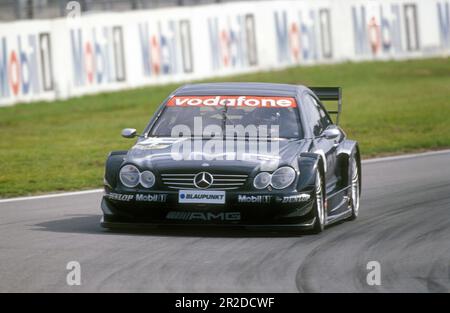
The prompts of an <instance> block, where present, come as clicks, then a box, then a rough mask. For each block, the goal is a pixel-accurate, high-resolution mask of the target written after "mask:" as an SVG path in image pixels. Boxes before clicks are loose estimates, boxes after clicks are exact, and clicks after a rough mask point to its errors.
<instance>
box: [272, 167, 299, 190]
mask: <svg viewBox="0 0 450 313" xmlns="http://www.w3.org/2000/svg"><path fill="white" fill-rule="evenodd" d="M294 179H295V170H294V169H293V168H292V167H288V166H285V167H280V168H279V169H277V170H276V171H275V172H273V174H272V181H271V182H270V184H271V185H272V187H273V188H275V189H284V188H286V187H287V186H289V185H290V184H292V182H293V181H294Z"/></svg>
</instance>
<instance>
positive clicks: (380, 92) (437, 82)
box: [0, 58, 450, 197]
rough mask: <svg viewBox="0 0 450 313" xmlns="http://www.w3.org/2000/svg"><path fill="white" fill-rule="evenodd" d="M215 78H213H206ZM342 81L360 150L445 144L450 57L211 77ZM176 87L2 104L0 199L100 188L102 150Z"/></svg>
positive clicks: (349, 124) (123, 145)
mask: <svg viewBox="0 0 450 313" xmlns="http://www.w3.org/2000/svg"><path fill="white" fill-rule="evenodd" d="M210 81H213V80H210ZM214 81H260V82H279V83H291V84H306V85H310V86H314V85H316V86H334V85H339V86H342V87H343V103H344V106H343V115H342V119H341V125H342V127H343V128H344V129H345V131H346V132H347V134H348V136H349V137H350V138H352V139H355V140H358V141H359V142H360V145H361V150H362V153H363V156H364V157H366V158H367V157H372V156H378V155H389V154H400V153H404V152H410V151H420V150H431V149H440V148H446V147H450V59H448V58H439V59H427V60H414V61H402V62H394V61H392V62H367V63H345V64H337V65H322V66H314V67H296V68H289V69H286V70H282V71H271V72H262V73H256V74H248V75H240V76H236V77H227V78H221V79H215V80H214ZM176 87H178V85H166V86H156V87H146V88H140V89H134V90H127V91H120V92H113V93H104V94H98V95H92V96H84V97H80V98H74V99H70V100H66V101H55V102H48V103H47V102H40V103H32V104H19V105H16V106H13V107H7V108H1V109H0V134H1V136H0V157H1V160H3V161H2V162H1V163H0V197H11V196H19V195H26V194H38V193H42V192H48V191H60V190H74V189H85V188H92V187H100V186H101V184H102V177H103V164H104V161H105V157H106V155H107V153H108V152H109V151H111V150H116V149H128V148H129V147H130V146H131V145H132V142H131V141H127V140H125V139H122V138H121V137H120V131H121V129H122V128H125V127H135V128H137V129H138V130H142V129H143V128H144V126H145V125H146V123H147V122H148V120H149V119H150V117H151V115H152V113H153V112H154V110H155V108H156V107H157V106H158V104H159V103H160V102H161V101H162V100H163V99H164V98H165V97H166V96H167V95H168V94H169V93H170V92H171V91H172V90H173V89H175V88H176Z"/></svg>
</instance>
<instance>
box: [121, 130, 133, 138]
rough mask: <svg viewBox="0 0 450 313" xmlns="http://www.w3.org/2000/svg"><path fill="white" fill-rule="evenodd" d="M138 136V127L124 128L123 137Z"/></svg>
mask: <svg viewBox="0 0 450 313" xmlns="http://www.w3.org/2000/svg"><path fill="white" fill-rule="evenodd" d="M136 136H137V132H136V129H134V128H125V129H124V130H122V137H124V138H134V137H136Z"/></svg>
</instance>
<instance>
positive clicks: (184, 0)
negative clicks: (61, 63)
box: [0, 0, 242, 21]
mask: <svg viewBox="0 0 450 313" xmlns="http://www.w3.org/2000/svg"><path fill="white" fill-rule="evenodd" d="M70 1H71V0H0V21H13V20H20V19H45V18H56V17H61V16H65V15H66V12H67V11H66V6H67V3H69V2H70ZM233 1H242V0H95V1H94V0H77V2H78V3H79V4H80V8H81V11H82V12H86V13H95V12H104V11H116V12H117V11H127V10H140V9H153V8H161V7H171V6H184V5H186V6H192V5H201V4H210V3H219V2H233Z"/></svg>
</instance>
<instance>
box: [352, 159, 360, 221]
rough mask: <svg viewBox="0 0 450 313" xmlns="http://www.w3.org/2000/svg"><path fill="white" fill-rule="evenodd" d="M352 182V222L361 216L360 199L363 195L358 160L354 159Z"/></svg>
mask: <svg viewBox="0 0 450 313" xmlns="http://www.w3.org/2000/svg"><path fill="white" fill-rule="evenodd" d="M351 169H352V172H351V175H352V181H351V188H350V201H349V203H350V204H349V205H350V208H351V210H352V215H351V216H350V220H354V219H356V218H357V217H358V214H359V198H360V195H361V190H360V188H361V185H360V183H359V182H360V181H359V170H358V164H356V160H355V159H353V161H352V167H351Z"/></svg>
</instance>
